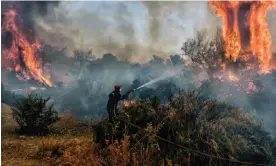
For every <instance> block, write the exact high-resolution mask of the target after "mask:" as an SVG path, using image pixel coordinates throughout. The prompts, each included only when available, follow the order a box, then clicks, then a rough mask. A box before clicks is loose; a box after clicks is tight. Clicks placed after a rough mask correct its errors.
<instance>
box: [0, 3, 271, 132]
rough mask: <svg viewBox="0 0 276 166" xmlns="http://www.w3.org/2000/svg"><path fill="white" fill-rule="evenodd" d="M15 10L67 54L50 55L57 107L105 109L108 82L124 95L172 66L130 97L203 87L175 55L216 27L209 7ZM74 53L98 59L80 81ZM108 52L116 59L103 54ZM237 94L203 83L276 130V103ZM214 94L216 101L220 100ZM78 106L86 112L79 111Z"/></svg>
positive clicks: (30, 6) (26, 6) (32, 6)
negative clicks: (120, 88)
mask: <svg viewBox="0 0 276 166" xmlns="http://www.w3.org/2000/svg"><path fill="white" fill-rule="evenodd" d="M19 6H21V7H20V14H23V15H22V17H23V19H24V27H26V29H28V28H31V29H34V33H35V35H36V37H38V39H39V41H41V42H42V43H43V44H48V45H51V46H54V47H59V48H65V47H66V48H67V49H66V51H67V52H66V53H65V54H66V55H67V56H68V57H65V56H62V55H60V53H52V52H51V53H49V56H51V57H52V58H51V59H52V60H53V62H52V63H51V64H52V67H53V69H54V70H53V72H54V73H55V74H54V76H53V77H52V78H53V79H55V77H56V79H58V78H59V79H60V81H64V87H63V88H59V89H58V90H56V89H50V90H47V91H43V94H44V95H45V96H47V95H48V96H58V97H56V98H57V99H56V102H57V103H59V104H60V103H62V104H60V105H62V106H67V107H66V108H64V110H66V109H69V108H72V109H73V110H72V111H76V112H78V113H79V114H91V113H94V112H97V111H105V105H106V100H107V95H108V93H110V92H111V91H112V90H113V87H112V86H113V85H114V84H117V83H119V84H122V85H123V91H127V90H128V89H131V88H137V87H139V86H141V85H143V84H145V83H147V82H149V81H152V80H154V79H155V78H163V77H162V73H166V72H167V73H169V74H168V75H170V74H171V73H172V71H177V70H178V68H180V72H179V73H178V74H179V75H178V74H177V76H174V77H170V78H167V77H165V78H166V79H164V80H163V79H162V80H161V79H160V81H159V82H156V84H152V85H151V86H150V87H145V88H142V89H141V91H140V90H139V93H138V92H135V93H134V94H133V95H134V96H133V97H140V98H146V97H150V96H152V95H157V96H159V97H161V98H166V97H167V95H169V92H170V91H172V89H173V88H176V89H177V88H180V89H185V90H189V89H194V88H195V86H194V83H195V82H196V83H198V85H196V86H197V87H199V86H201V83H202V82H203V81H204V80H206V79H207V76H206V73H205V72H203V71H202V72H200V74H197V75H195V74H193V73H192V72H191V70H190V69H189V67H187V66H185V63H189V64H191V62H189V61H191V60H190V59H187V60H183V59H185V58H187V57H183V58H182V57H181V56H179V55H176V54H177V53H180V48H181V46H182V42H183V41H185V40H186V39H188V38H190V37H193V36H194V32H195V31H196V30H198V29H202V28H205V29H206V30H207V31H208V34H210V36H212V33H213V31H214V30H216V29H215V28H214V27H217V26H219V25H222V24H221V18H217V17H216V16H214V14H213V13H214V12H213V11H211V10H210V8H209V6H208V4H207V2H159V1H158V2H137V1H136V2H65V1H63V2H20V5H19ZM8 8H9V6H8V5H7V3H6V2H3V3H2V11H3V9H5V10H6V9H8ZM18 10H19V9H18ZM267 19H268V25H269V27H270V29H271V33H272V39H273V50H274V52H276V47H275V43H276V41H275V40H276V33H275V32H274V31H272V29H276V27H275V26H276V22H275V20H276V18H275V10H274V11H273V10H271V11H269V12H268V16H267ZM26 33H27V32H26ZM30 36H32V35H30ZM2 37H3V36H2ZM8 38H9V37H6V38H5V39H7V40H8ZM2 39H3V38H2ZM2 41H3V40H2ZM77 48H80V49H87V48H88V49H92V51H93V54H95V55H96V56H97V58H99V59H97V60H95V61H93V62H90V63H89V64H88V66H87V67H86V70H85V71H83V72H84V73H83V75H82V80H80V81H75V80H77V74H76V73H77V72H76V71H78V70H77V69H76V67H74V63H75V62H74V60H73V59H70V58H69V57H70V56H71V54H72V51H73V50H74V49H77ZM108 52H111V53H113V54H114V55H115V56H113V55H110V54H105V53H108ZM104 54H105V55H104ZM103 55H104V56H103ZM152 55H158V56H154V57H153V56H152ZM169 55H176V56H172V57H169ZM166 59H169V61H166ZM119 60H127V61H119ZM130 62H141V63H142V62H144V64H134V63H130ZM178 65H179V66H178ZM61 66H62V67H61ZM68 66H69V67H68ZM175 66H178V67H175ZM270 77H271V78H275V76H273V75H271V76H270ZM2 78H3V76H2ZM265 79H267V78H264V80H265ZM157 80H159V79H157ZM6 82H7V84H10V82H8V81H6ZM271 82H273V81H271ZM14 84H15V83H14ZM16 86H18V85H16ZM24 87H25V86H23V88H24ZM274 87H275V84H272V83H271V84H269V85H267V86H266V90H265V91H264V92H263V94H258V96H262V95H263V98H265V99H268V98H269V97H271V96H272V97H273V96H276V94H274V92H275V91H274ZM202 88H204V87H203V86H202ZM207 89H208V88H207ZM236 90H237V89H236V87H231V85H229V84H223V85H221V84H219V85H218V84H216V83H213V84H212V86H211V87H210V86H209V91H210V93H212V94H216V95H218V94H220V96H223V94H232V96H231V98H230V99H225V100H227V101H228V102H232V101H238V103H234V104H236V105H242V106H243V107H247V108H248V109H250V110H252V109H256V110H257V111H258V113H259V114H262V112H265V113H264V114H263V115H264V116H263V118H264V119H265V122H266V123H265V125H266V127H268V128H272V129H271V130H274V131H275V123H274V122H273V121H272V120H271V119H272V118H271V117H274V116H275V111H273V108H275V107H274V105H273V103H274V102H271V101H269V102H264V101H263V100H260V98H252V97H248V95H247V94H244V93H242V92H240V91H236ZM137 93H138V94H137ZM60 96H62V97H60ZM208 96H210V94H208ZM220 96H216V98H217V99H222V98H220ZM256 96H257V95H256ZM59 97H60V98H59ZM256 101H257V102H256ZM259 101H263V103H262V102H259ZM256 103H257V104H256ZM254 104H255V105H254ZM62 106H61V108H62ZM82 109H83V110H84V112H81V110H82ZM85 111H86V112H85ZM266 111H267V112H266ZM273 115H274V116H273ZM273 125H274V126H273ZM273 127H274V128H273Z"/></svg>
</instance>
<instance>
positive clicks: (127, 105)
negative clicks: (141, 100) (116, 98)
mask: <svg viewBox="0 0 276 166" xmlns="http://www.w3.org/2000/svg"><path fill="white" fill-rule="evenodd" d="M133 104H135V101H134V100H126V101H124V102H123V106H124V107H129V106H131V105H133Z"/></svg>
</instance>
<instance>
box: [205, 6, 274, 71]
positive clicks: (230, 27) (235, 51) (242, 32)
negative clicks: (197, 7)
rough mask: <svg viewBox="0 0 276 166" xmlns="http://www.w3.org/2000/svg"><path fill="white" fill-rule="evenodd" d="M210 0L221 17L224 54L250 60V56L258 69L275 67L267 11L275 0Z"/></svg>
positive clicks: (236, 58)
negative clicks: (255, 61) (253, 58)
mask: <svg viewBox="0 0 276 166" xmlns="http://www.w3.org/2000/svg"><path fill="white" fill-rule="evenodd" d="M209 4H210V6H211V7H213V8H215V9H216V14H217V16H221V17H222V18H223V38H224V41H225V51H226V53H225V56H226V57H227V58H228V59H231V60H232V61H234V62H236V61H237V60H238V59H240V60H243V61H249V59H251V58H250V56H251V57H252V56H253V57H255V58H256V59H257V61H258V64H259V66H258V68H259V69H260V72H261V73H268V72H270V71H271V70H274V69H275V65H274V64H273V62H272V59H273V58H272V52H271V34H270V32H269V29H268V27H267V23H266V13H267V9H268V8H269V7H273V6H276V2H275V1H266V2H264V1H261V2H253V1H250V2H244V1H236V2H234V1H224V2H219V1H212V2H210V3H209Z"/></svg>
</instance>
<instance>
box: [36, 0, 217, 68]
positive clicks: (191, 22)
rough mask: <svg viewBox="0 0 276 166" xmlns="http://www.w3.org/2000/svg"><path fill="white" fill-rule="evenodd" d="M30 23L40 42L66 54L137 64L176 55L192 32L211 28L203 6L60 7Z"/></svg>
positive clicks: (127, 4) (92, 4) (79, 4)
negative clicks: (110, 56)
mask: <svg viewBox="0 0 276 166" xmlns="http://www.w3.org/2000/svg"><path fill="white" fill-rule="evenodd" d="M195 8H197V9H198V8H200V10H194V9H195ZM35 21H36V23H37V30H38V31H39V32H40V33H39V36H40V38H41V40H44V41H45V42H46V43H47V44H53V45H63V46H66V47H67V48H68V55H71V52H72V50H74V49H76V48H90V49H93V52H94V53H95V55H96V56H97V57H101V56H102V55H103V54H104V53H107V52H112V53H114V54H115V55H116V57H118V58H119V59H120V60H129V61H133V62H140V63H141V62H146V61H148V60H149V59H150V56H152V55H153V54H155V55H159V56H161V57H167V56H168V55H169V54H175V53H181V50H180V48H181V44H182V42H183V41H184V40H185V39H186V38H188V37H191V36H193V33H194V32H195V29H201V28H202V27H204V28H209V29H212V28H211V27H214V25H216V24H215V22H216V18H215V17H212V16H211V13H210V11H209V7H208V4H207V3H206V2H189V3H188V2H108V3H107V2H61V3H60V4H59V6H58V7H57V8H54V9H53V10H52V11H51V12H50V13H49V14H48V16H47V17H46V18H45V17H44V18H42V19H41V18H39V17H37V19H35ZM59 34H60V35H59ZM69 39H70V40H69Z"/></svg>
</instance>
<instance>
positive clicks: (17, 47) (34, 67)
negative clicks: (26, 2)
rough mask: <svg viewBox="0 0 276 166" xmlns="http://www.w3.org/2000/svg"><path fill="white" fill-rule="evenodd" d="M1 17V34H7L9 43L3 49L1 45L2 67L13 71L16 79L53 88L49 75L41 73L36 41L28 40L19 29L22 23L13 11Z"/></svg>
mask: <svg viewBox="0 0 276 166" xmlns="http://www.w3.org/2000/svg"><path fill="white" fill-rule="evenodd" d="M3 16H4V17H3V19H2V29H1V32H2V33H5V34H9V41H8V43H5V44H6V46H4V47H3V44H2V51H1V53H2V60H3V63H2V67H3V68H4V69H6V70H9V71H15V72H16V74H17V78H18V79H25V80H29V79H31V78H33V79H35V80H37V81H39V82H42V83H44V84H46V85H48V86H50V87H51V86H53V84H52V82H51V81H50V80H49V78H50V76H49V74H46V73H43V71H44V70H43V65H42V57H41V56H40V55H39V51H40V49H41V45H40V44H39V43H38V42H37V41H36V40H35V41H30V40H28V38H27V36H26V35H25V34H24V33H23V30H22V29H23V28H21V25H22V21H21V20H20V18H19V15H17V13H16V11H15V10H9V11H7V12H5V13H4V14H3ZM2 42H3V41H2ZM45 75H46V76H45Z"/></svg>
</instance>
